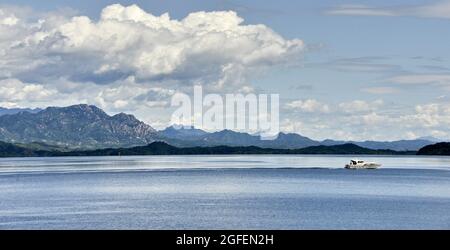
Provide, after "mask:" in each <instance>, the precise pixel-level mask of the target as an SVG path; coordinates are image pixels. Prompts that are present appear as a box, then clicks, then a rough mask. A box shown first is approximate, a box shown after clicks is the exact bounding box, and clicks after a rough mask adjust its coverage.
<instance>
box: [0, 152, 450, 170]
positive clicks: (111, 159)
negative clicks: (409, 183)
mask: <svg viewBox="0 0 450 250" xmlns="http://www.w3.org/2000/svg"><path fill="white" fill-rule="evenodd" d="M353 158H363V159H364V160H366V161H374V162H378V163H381V164H383V166H382V168H399V169H405V168H407V169H443V170H450V157H423V156H328V155H327V156H311V155H307V156H280V155H273V156H272V155H270V156H267V155H253V156H248V155H247V156H246V155H241V156H237V155H232V156H123V157H119V156H106V157H52V158H0V174H8V173H12V174H15V173H19V172H21V173H23V172H26V173H40V172H43V173H49V172H68V171H74V172H81V171H83V172H95V171H143V170H170V169H177V170H178V169H217V168H219V169H222V168H329V169H335V168H342V167H344V165H345V164H346V163H348V162H349V161H350V159H353Z"/></svg>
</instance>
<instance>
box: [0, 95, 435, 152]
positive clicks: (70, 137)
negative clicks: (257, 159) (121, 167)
mask: <svg viewBox="0 0 450 250" xmlns="http://www.w3.org/2000/svg"><path fill="white" fill-rule="evenodd" d="M1 110H6V109H0V111H1ZM0 141H4V142H8V143H14V144H17V143H23V144H30V143H33V144H34V145H35V146H36V147H37V148H44V149H48V148H51V147H52V146H56V147H61V148H64V149H65V150H66V151H67V150H68V149H99V148H120V147H134V146H144V145H148V144H150V143H152V142H155V141H163V142H166V143H168V144H170V145H173V146H175V147H213V146H230V147H249V146H256V147H260V148H271V149H300V148H306V147H315V146H336V145H342V144H353V145H357V146H359V147H363V148H367V149H373V150H395V151H417V150H418V149H420V148H422V147H424V146H427V145H430V144H433V143H435V141H431V140H427V139H425V138H421V139H417V140H400V141H389V142H380V141H363V142H357V141H335V140H324V141H316V140H312V139H310V138H308V137H305V136H301V135H299V134H294V133H280V134H279V136H278V138H276V139H275V140H261V139H260V137H259V136H257V135H251V134H248V133H241V132H236V131H232V130H223V131H219V132H211V133H209V132H206V131H203V130H200V129H196V128H193V127H181V128H179V126H171V127H168V128H166V129H164V130H161V131H156V130H155V129H153V128H152V127H151V126H150V125H147V124H145V123H144V122H142V121H139V120H138V119H136V118H135V117H134V116H133V115H129V114H124V113H120V114H116V115H113V116H110V115H108V114H107V113H105V112H104V111H103V110H101V109H100V108H98V107H96V106H92V105H85V104H79V105H74V106H69V107H49V108H46V109H43V110H26V109H25V110H20V109H15V110H8V112H6V114H5V113H1V112H0Z"/></svg>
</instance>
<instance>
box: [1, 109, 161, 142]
mask: <svg viewBox="0 0 450 250" xmlns="http://www.w3.org/2000/svg"><path fill="white" fill-rule="evenodd" d="M157 134H158V133H157V132H156V130H155V129H153V128H152V127H151V126H149V125H147V124H145V123H143V122H141V121H139V120H138V119H136V118H135V117H134V116H132V115H127V114H124V113H120V114H117V115H114V116H109V115H108V114H106V113H105V112H104V111H103V110H101V109H99V108H97V107H95V106H89V105H74V106H70V107H64V108H57V107H49V108H46V109H44V110H42V111H39V112H37V113H33V112H27V111H24V112H19V113H15V114H8V115H2V116H0V141H4V142H13V143H31V142H42V143H45V144H49V145H57V146H61V147H70V148H104V147H129V146H137V145H145V144H148V143H151V142H153V141H155V139H157Z"/></svg>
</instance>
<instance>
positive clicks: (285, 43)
mask: <svg viewBox="0 0 450 250" xmlns="http://www.w3.org/2000/svg"><path fill="white" fill-rule="evenodd" d="M1 13H2V12H0V14H1ZM13 17H14V15H13V14H10V15H9V16H6V17H4V14H2V15H0V20H1V22H3V23H8V24H9V25H13V24H15V23H16V22H17V20H16V19H13ZM19 26H20V27H16V28H15V29H16V30H18V31H20V32H16V34H15V35H14V36H11V35H6V33H7V32H5V33H4V34H3V33H2V34H0V41H3V42H1V43H0V46H1V47H0V53H2V57H1V58H0V74H3V75H9V76H13V77H16V78H19V79H30V78H34V79H37V80H41V81H44V80H45V79H47V78H66V79H69V80H70V81H74V82H94V83H98V84H106V83H110V82H114V81H117V80H119V79H126V78H127V77H130V76H133V77H135V79H136V81H137V82H142V81H146V82H148V81H165V82H168V83H170V82H172V83H173V82H175V83H177V84H192V83H201V84H206V85H218V87H226V86H227V85H243V84H245V80H246V79H247V78H246V77H247V76H248V74H250V72H253V71H254V70H258V69H260V68H261V67H264V66H271V65H277V64H284V63H289V62H291V61H292V60H295V59H297V58H298V56H299V55H301V53H302V51H303V49H304V43H303V41H302V40H299V39H293V40H288V39H285V38H283V37H282V36H281V35H279V34H277V33H276V32H274V31H273V30H271V29H270V28H269V27H267V26H265V25H262V24H258V25H246V24H244V20H243V19H242V18H241V17H239V16H238V15H237V14H236V13H235V12H233V11H217V12H195V13H191V14H189V15H188V16H187V17H185V18H183V19H181V20H176V19H172V18H170V16H169V14H167V13H166V14H163V15H161V16H154V15H152V14H151V13H149V12H146V11H144V10H143V9H141V8H139V7H138V6H137V5H131V6H122V5H119V4H115V5H110V6H107V7H105V8H104V9H103V10H102V12H101V15H100V18H99V19H98V20H93V19H90V18H89V17H87V16H74V17H61V16H57V17H56V16H51V15H47V16H45V17H43V18H41V19H39V20H36V21H27V23H23V22H22V23H21V24H20V25H19ZM9 29H11V28H10V27H9ZM0 76H1V75H0ZM236 76H240V77H238V78H236Z"/></svg>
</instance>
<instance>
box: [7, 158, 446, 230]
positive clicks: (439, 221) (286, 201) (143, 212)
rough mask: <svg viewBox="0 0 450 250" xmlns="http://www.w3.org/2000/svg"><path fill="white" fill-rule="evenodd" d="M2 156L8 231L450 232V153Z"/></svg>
mask: <svg viewBox="0 0 450 250" xmlns="http://www.w3.org/2000/svg"><path fill="white" fill-rule="evenodd" d="M350 158H352V156H260V155H257V156H252V155H249V156H141V157H135V156H131V157H61V158H7V159H0V229H450V157H414V156H404V157H403V156H401V157H398V156H396V157H373V156H370V157H369V156H367V157H364V156H359V157H355V158H363V159H364V160H368V161H376V162H379V163H382V164H383V167H382V168H381V169H378V170H345V169H343V166H344V164H346V163H347V162H348V161H349V160H350Z"/></svg>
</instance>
